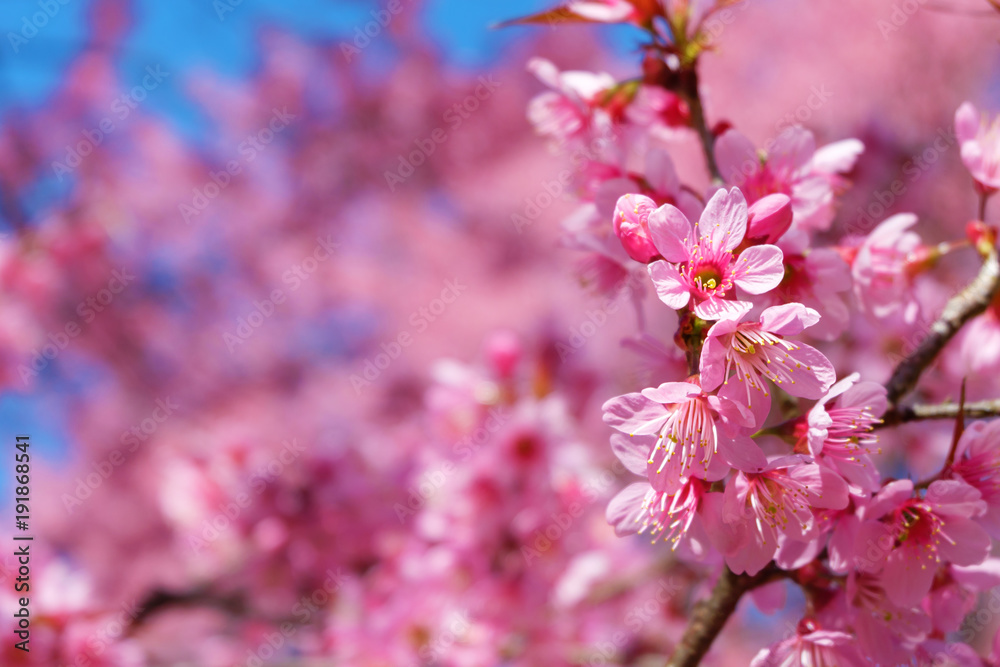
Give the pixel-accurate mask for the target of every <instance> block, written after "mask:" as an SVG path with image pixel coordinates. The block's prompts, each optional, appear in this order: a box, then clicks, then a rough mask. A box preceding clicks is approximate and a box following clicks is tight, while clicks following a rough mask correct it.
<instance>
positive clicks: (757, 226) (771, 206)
mask: <svg viewBox="0 0 1000 667" xmlns="http://www.w3.org/2000/svg"><path fill="white" fill-rule="evenodd" d="M747 215H748V219H747V238H748V239H752V240H754V241H758V242H760V243H774V242H775V241H777V240H778V239H780V238H781V237H782V235H784V233H785V232H787V231H788V228H789V227H791V226H792V200H791V199H789V198H788V195H782V194H773V195H767V196H766V197H762V198H761V199H758V200H757V201H755V202H754V203H753V204H752V205H751V206H750V209H749V210H748V211H747Z"/></svg>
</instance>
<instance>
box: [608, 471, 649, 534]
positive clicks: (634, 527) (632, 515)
mask: <svg viewBox="0 0 1000 667" xmlns="http://www.w3.org/2000/svg"><path fill="white" fill-rule="evenodd" d="M649 489H650V486H649V483H648V482H635V483H633V484H629V485H628V486H626V487H625V488H624V489H622V490H621V491H619V492H618V495H616V496H615V497H614V498H612V499H611V502H610V503H608V509H607V511H606V512H605V515H604V516H605V518H606V519H607V520H608V523H609V524H611V525H612V526H614V527H615V534H616V535H618V536H623V535H631V534H632V533H636V532H638V531H639V528H640V527H641V526H642V524H641V523H640V522H638V521H636V519H638V518H639V516H640V515H641V514H642V501H643V500H644V499H645V497H646V492H647V491H649Z"/></svg>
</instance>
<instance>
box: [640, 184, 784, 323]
mask: <svg viewBox="0 0 1000 667" xmlns="http://www.w3.org/2000/svg"><path fill="white" fill-rule="evenodd" d="M649 226H650V234H651V236H652V238H653V244H654V245H655V247H656V249H657V250H659V251H660V255H661V256H662V257H663V258H664V259H663V260H658V261H655V262H653V263H652V264H650V265H649V276H650V278H652V280H653V284H654V285H655V286H656V293H657V295H659V297H660V300H661V301H663V303H665V304H667V305H668V306H670V307H671V308H673V309H675V310H680V309H681V308H684V307H685V306H687V305H688V304H689V302H690V303H691V308H692V310H693V311H694V313H695V315H697V316H698V317H700V318H702V319H705V320H717V319H720V318H722V317H725V316H727V315H732V314H735V313H739V312H741V311H742V308H743V306H742V305H741V304H740V302H738V301H733V300H730V299H729V297H730V296H735V292H734V287H738V288H740V289H741V290H743V291H744V292H746V293H748V294H763V293H764V292H767V291H769V290H771V289H774V288H775V287H776V286H777V285H778V283H779V282H781V277H782V276H783V275H784V270H783V269H782V266H781V250H779V249H778V248H777V247H776V246H773V245H758V246H751V247H749V248H747V249H745V250H743V252H741V253H740V254H739V255H738V256H737V257H733V251H734V250H735V249H736V248H737V247H738V246H739V245H740V242H741V241H743V237H744V235H745V234H746V227H747V204H746V200H745V199H744V198H743V195H742V194H741V193H740V191H739V190H737V189H736V188H733V189H732V190H731V191H729V192H726V191H725V190H719V191H718V192H716V193H715V195H713V196H712V199H711V200H709V202H708V204H707V205H706V207H705V211H704V212H703V213H702V215H701V219H700V220H699V222H697V223H695V225H694V229H693V230H692V228H691V223H690V222H689V221H688V219H687V218H686V217H685V216H684V214H683V213H682V212H681V211H680V210H678V209H677V208H676V207H674V206H670V205H669V204H668V205H665V206H662V207H660V208H659V209H657V211H656V212H655V215H654V216H653V217H652V219H650V220H649Z"/></svg>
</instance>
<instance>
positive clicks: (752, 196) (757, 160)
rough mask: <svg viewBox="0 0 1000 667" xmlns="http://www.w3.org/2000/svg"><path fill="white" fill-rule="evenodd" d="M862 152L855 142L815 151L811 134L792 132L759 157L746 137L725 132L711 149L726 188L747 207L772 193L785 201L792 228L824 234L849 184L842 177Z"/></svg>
mask: <svg viewBox="0 0 1000 667" xmlns="http://www.w3.org/2000/svg"><path fill="white" fill-rule="evenodd" d="M863 150H864V145H863V144H862V143H861V142H860V141H858V140H857V139H845V140H844V141H838V142H836V143H833V144H829V145H827V146H824V147H823V148H820V149H819V150H817V149H816V141H815V139H814V138H813V135H812V133H811V132H809V131H808V130H806V129H804V128H801V127H798V126H795V127H790V128H788V129H786V130H785V131H783V132H782V133H781V134H779V135H778V136H777V137H776V138H775V139H774V142H773V145H772V146H770V147H769V148H768V152H767V153H766V154H764V155H761V154H759V153H758V152H757V149H756V148H755V147H754V145H753V143H752V142H751V141H750V140H749V139H747V138H746V137H745V136H744V135H742V134H740V133H739V132H738V131H736V130H728V131H727V132H725V133H724V134H723V135H722V136H720V137H719V139H718V140H717V141H716V143H715V159H716V161H717V162H718V165H719V170H720V171H721V172H722V177H723V178H724V179H725V181H726V183H727V184H729V185H735V186H737V187H739V188H740V190H742V191H743V192H744V194H745V195H746V197H747V201H749V202H751V203H753V202H755V201H757V200H758V199H760V198H762V197H764V196H765V195H769V194H773V193H782V194H785V195H788V196H789V197H791V200H792V210H793V212H794V223H793V225H794V227H795V228H797V229H802V230H824V229H827V228H829V226H830V223H831V221H832V220H833V211H834V208H833V206H834V194H835V193H836V192H837V191H838V190H841V189H843V188H844V187H845V186H846V184H847V182H846V180H845V179H844V178H843V176H841V174H844V173H846V172H848V171H850V170H851V169H853V168H854V163H855V162H856V161H857V159H858V156H859V155H860V154H861V152H862V151H863Z"/></svg>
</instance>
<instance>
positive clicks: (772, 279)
mask: <svg viewBox="0 0 1000 667" xmlns="http://www.w3.org/2000/svg"><path fill="white" fill-rule="evenodd" d="M782 260H783V255H782V253H781V249H780V248H778V246H773V245H757V246H751V247H749V248H747V249H746V250H744V251H743V252H741V253H740V256H739V257H737V258H736V266H735V271H734V272H733V280H734V282H735V283H736V286H737V287H739V288H740V289H742V290H744V291H745V292H747V293H749V294H763V293H764V292H769V291H770V290H772V289H774V288H775V287H777V286H778V285H779V284H780V283H781V280H782V278H784V277H785V266H784V264H783V263H782Z"/></svg>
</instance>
